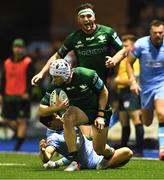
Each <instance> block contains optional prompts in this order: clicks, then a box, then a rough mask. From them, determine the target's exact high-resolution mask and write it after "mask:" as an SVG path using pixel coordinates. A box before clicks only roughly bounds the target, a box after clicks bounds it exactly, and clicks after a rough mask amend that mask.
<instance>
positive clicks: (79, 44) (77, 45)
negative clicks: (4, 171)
mask: <svg viewBox="0 0 164 180" xmlns="http://www.w3.org/2000/svg"><path fill="white" fill-rule="evenodd" d="M80 47H84V44H83V43H82V42H81V41H77V44H76V45H75V48H80Z"/></svg>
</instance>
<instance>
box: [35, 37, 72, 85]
mask: <svg viewBox="0 0 164 180" xmlns="http://www.w3.org/2000/svg"><path fill="white" fill-rule="evenodd" d="M72 36H73V34H70V35H69V36H68V37H67V38H66V39H65V41H64V43H63V45H62V46H61V47H60V48H59V50H58V51H57V52H56V53H55V54H54V55H53V56H51V57H50V59H49V60H48V61H47V63H46V65H45V66H44V67H43V68H42V70H41V71H40V72H39V73H38V74H36V75H35V76H34V77H33V78H32V80H31V84H32V85H36V84H37V82H38V81H39V80H41V79H42V78H43V76H44V74H45V73H46V72H47V71H48V70H49V67H50V65H51V63H52V62H53V61H55V60H56V59H60V58H64V57H65V56H66V55H67V53H68V52H69V51H71V50H73V43H72Z"/></svg>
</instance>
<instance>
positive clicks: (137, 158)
mask: <svg viewBox="0 0 164 180" xmlns="http://www.w3.org/2000/svg"><path fill="white" fill-rule="evenodd" d="M132 159H135V160H155V161H157V160H158V161H159V158H146V157H145V158H144V157H133V158H132Z"/></svg>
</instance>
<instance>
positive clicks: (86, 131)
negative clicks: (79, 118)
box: [80, 125, 92, 139]
mask: <svg viewBox="0 0 164 180" xmlns="http://www.w3.org/2000/svg"><path fill="white" fill-rule="evenodd" d="M80 130H81V132H82V134H83V135H84V136H86V137H87V138H88V139H90V138H92V127H91V125H81V126H80Z"/></svg>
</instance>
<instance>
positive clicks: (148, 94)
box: [127, 20, 164, 160]
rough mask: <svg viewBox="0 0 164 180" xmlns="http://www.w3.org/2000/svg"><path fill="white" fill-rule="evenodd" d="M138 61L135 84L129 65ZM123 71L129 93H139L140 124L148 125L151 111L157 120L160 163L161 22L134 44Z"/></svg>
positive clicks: (163, 141) (163, 153)
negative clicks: (137, 79)
mask: <svg viewBox="0 0 164 180" xmlns="http://www.w3.org/2000/svg"><path fill="white" fill-rule="evenodd" d="M137 58H138V59H139V62H140V69H141V73H140V78H139V80H140V81H139V84H140V86H139V85H138V83H137V81H136V78H135V75H134V72H133V69H132V64H133V63H134V62H135V60H136V59H137ZM127 71H128V74H129V77H130V80H131V87H130V88H131V90H132V91H133V92H135V93H137V94H138V93H139V91H141V92H140V96H141V106H142V123H143V124H145V125H146V126H150V125H151V124H152V121H153V117H154V110H155V111H156V113H157V118H158V121H159V128H158V137H159V154H160V159H161V160H164V22H163V21H161V20H154V21H152V23H151V24H150V35H149V36H145V37H142V38H140V39H138V40H137V41H136V43H135V44H134V48H133V49H132V50H131V51H130V53H129V56H128V61H127Z"/></svg>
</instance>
